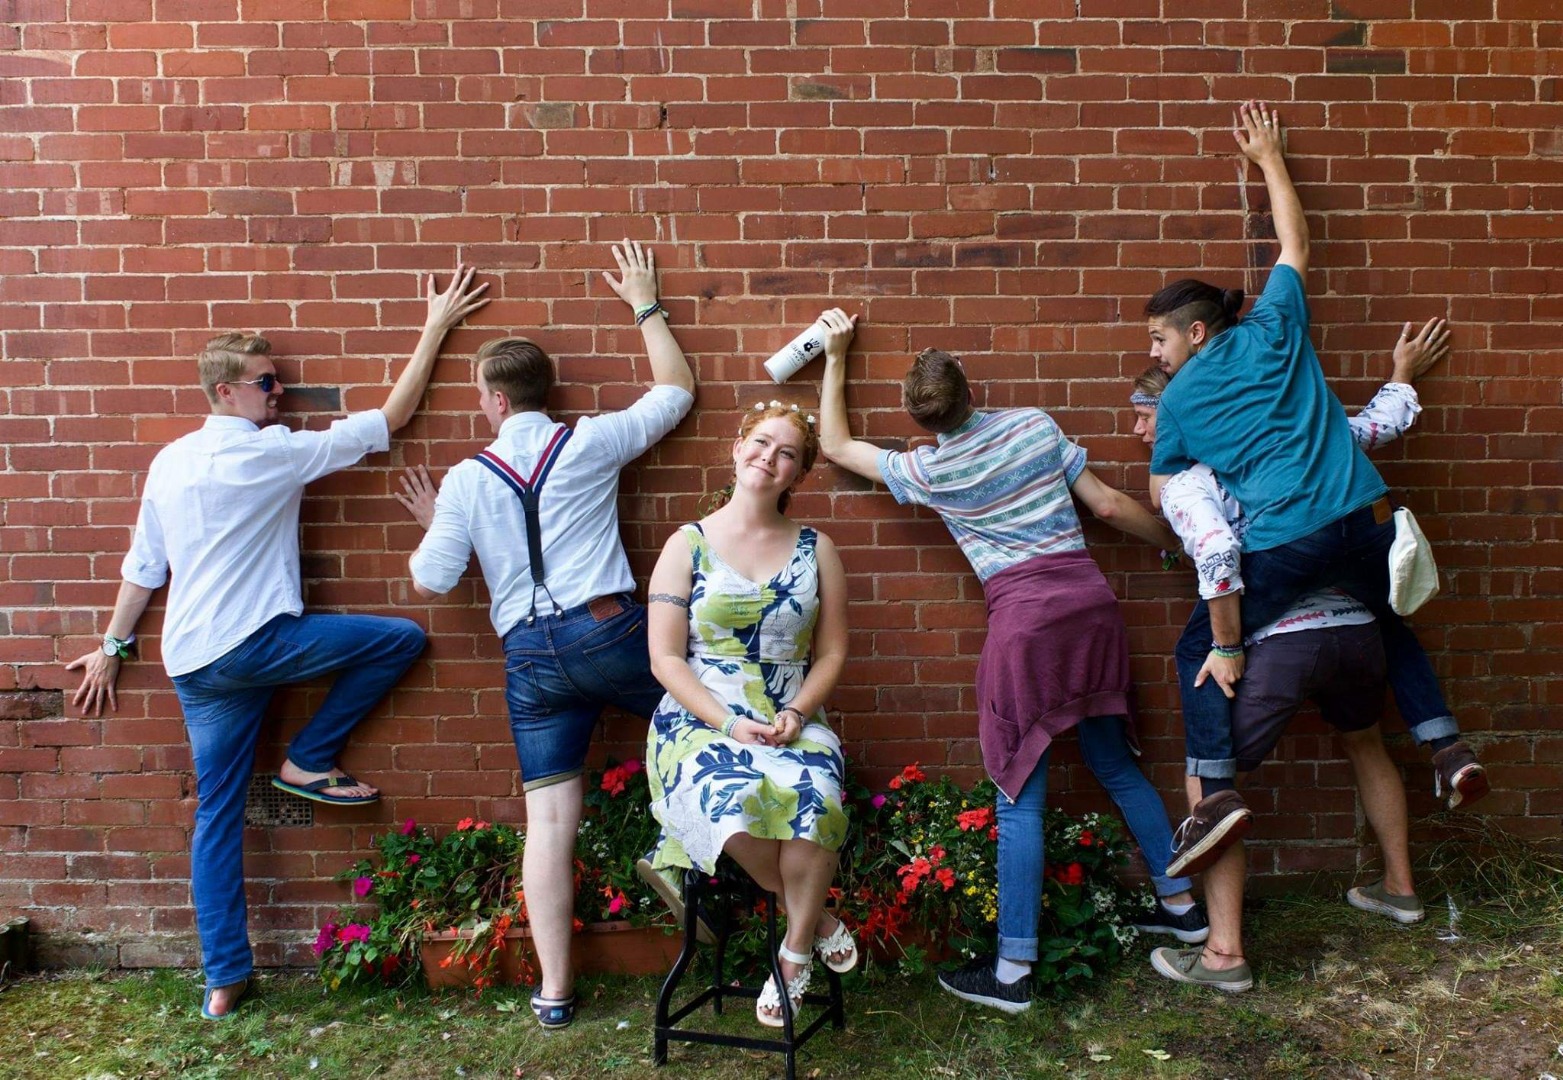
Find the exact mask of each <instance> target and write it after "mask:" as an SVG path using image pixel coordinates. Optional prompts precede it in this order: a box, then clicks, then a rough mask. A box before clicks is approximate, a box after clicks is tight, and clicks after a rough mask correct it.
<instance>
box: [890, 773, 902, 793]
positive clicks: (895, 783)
mask: <svg viewBox="0 0 1563 1080" xmlns="http://www.w3.org/2000/svg"><path fill="white" fill-rule="evenodd" d="M890 790H891V791H900V790H901V778H900V777H899V776H892V777H891V778H890Z"/></svg>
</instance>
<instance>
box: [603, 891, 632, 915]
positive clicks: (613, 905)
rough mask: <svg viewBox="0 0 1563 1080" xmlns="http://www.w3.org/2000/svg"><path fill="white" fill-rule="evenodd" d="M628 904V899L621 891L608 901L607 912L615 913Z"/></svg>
mask: <svg viewBox="0 0 1563 1080" xmlns="http://www.w3.org/2000/svg"><path fill="white" fill-rule="evenodd" d="M629 906H630V902H629V899H628V898H627V897H625V895H624V894H623V893H620V894H619V895H618V896H615V897H614V898H613V899H612V900H610V901H608V914H609V915H617V914H618V913H619V912H621V911H623V910H624V909H625V908H627V907H629Z"/></svg>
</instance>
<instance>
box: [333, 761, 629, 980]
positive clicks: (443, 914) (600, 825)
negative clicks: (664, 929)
mask: <svg viewBox="0 0 1563 1080" xmlns="http://www.w3.org/2000/svg"><path fill="white" fill-rule="evenodd" d="M587 787H588V791H587V795H586V799H585V802H586V815H585V817H584V818H583V820H582V823H581V830H580V833H579V834H578V838H577V843H576V857H575V921H576V928H577V929H580V927H581V926H582V925H584V924H586V923H594V922H613V921H632V922H636V923H643V922H648V921H650V920H651V919H652V918H653V917H654V916H656V915H658V914H660V911H659V908H658V906H657V901H656V897H655V896H654V895H652V894H651V893H650V892H649V891H648V890H646V889H645V887H644V886H643V885H642V884H641V883H640V881H639V880H638V879H637V878H636V877H635V860H636V859H637V858H638V857H639V856H640V855H641V854H643V853H644V852H645V851H646V850H647V849H648V848H650V847H651V845H652V843H653V842H654V841H655V840H656V836H657V823H656V820H655V819H654V818H652V816H651V814H650V813H649V812H648V811H647V807H648V805H649V802H650V792H649V789H648V785H647V782H646V775H645V770H644V768H642V766H641V763H640V762H639V761H626V762H624V763H622V764H615V763H609V765H608V766H607V768H605V769H603V770H602V771H600V772H593V773H590V774H589V775H588V777H587ZM525 844H526V835H525V833H524V832H523V831H522V830H519V829H516V828H513V827H512V826H509V825H491V824H489V823H488V822H486V821H480V820H477V819H474V818H465V819H463V820H461V821H459V822H457V823H456V826H455V828H454V829H452V830H451V831H449V832H447V833H445V834H444V835H442V836H438V837H437V836H435V835H434V834H433V833H431V832H430V831H429V830H427V829H425V828H422V827H421V826H419V825H418V824H417V823H416V822H414V821H411V820H409V821H407V822H405V823H403V824H402V825H401V826H400V827H399V828H397V829H393V830H391V831H389V832H386V833H382V834H381V835H379V836H377V837H376V838H375V840H374V848H375V851H376V855H375V856H373V857H370V858H365V859H360V860H359V861H358V862H357V863H355V864H354V865H353V866H352V867H350V868H348V869H347V870H344V871H343V872H342V873H341V874H339V875H337V879H338V880H339V881H344V882H350V883H351V887H352V891H353V895H354V897H355V898H356V899H357V900H358V901H359V902H360V903H359V904H358V905H357V906H353V907H348V908H344V909H342V910H341V911H339V912H338V913H337V915H336V916H335V917H334V918H333V919H332V920H331V921H330V922H328V923H326V924H325V925H324V926H323V927H321V929H320V932H319V934H318V935H317V937H316V939H315V946H314V948H315V955H316V957H317V958H318V962H319V967H320V973H321V977H322V978H323V979H325V981H326V984H327V986H329V987H330V988H332V989H336V988H337V987H340V986H342V985H345V984H351V983H356V982H372V981H377V980H388V981H394V980H399V979H405V978H409V977H411V976H412V975H413V974H414V973H415V972H417V971H418V970H419V967H418V963H417V957H418V951H419V948H420V946H421V944H422V940H423V937H424V935H425V934H427V933H431V932H440V931H456V932H458V933H459V936H458V938H457V939H456V941H455V944H454V948H453V950H452V952H451V954H450V956H449V957H448V958H447V959H446V960H445V961H444V963H445V964H446V965H447V966H450V965H460V966H463V967H466V968H468V969H469V970H470V971H471V972H472V976H473V984H474V985H475V986H476V987H478V988H479V989H482V988H484V987H486V986H488V985H491V984H492V982H493V981H494V978H495V972H496V971H497V968H498V963H499V956H500V952H501V950H502V949H503V947H504V944H505V938H506V934H507V933H508V932H509V931H510V930H512V929H518V928H520V927H523V926H525V925H526V895H525V893H524V891H523V890H522V887H521V853H522V850H523V848H524V847H525ZM364 904H372V905H374V906H375V908H376V909H377V910H376V911H375V912H374V913H373V914H372V915H369V916H367V917H362V918H360V915H361V912H362V906H363V905H364ZM528 974H529V973H528V972H526V971H525V969H524V967H523V975H524V976H525V975H528Z"/></svg>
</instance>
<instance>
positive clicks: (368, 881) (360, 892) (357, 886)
mask: <svg viewBox="0 0 1563 1080" xmlns="http://www.w3.org/2000/svg"><path fill="white" fill-rule="evenodd" d="M373 891H374V878H372V877H360V878H354V879H353V895H354V896H356V897H358V898H359V899H363V898H364V897H366V896H368V895H369V894H370V893H372V892H373Z"/></svg>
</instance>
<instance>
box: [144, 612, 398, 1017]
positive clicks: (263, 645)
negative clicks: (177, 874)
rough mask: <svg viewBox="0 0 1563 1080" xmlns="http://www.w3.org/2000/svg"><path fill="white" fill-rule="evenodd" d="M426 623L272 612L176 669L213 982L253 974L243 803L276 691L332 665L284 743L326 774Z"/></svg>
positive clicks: (193, 850)
mask: <svg viewBox="0 0 1563 1080" xmlns="http://www.w3.org/2000/svg"><path fill="white" fill-rule="evenodd" d="M423 644H424V633H423V628H422V627H420V626H419V625H418V624H417V623H415V622H411V621H409V620H407V619H388V618H381V617H379V616H374V615H278V616H277V617H276V618H274V619H272V620H271V621H270V622H268V623H266V624H265V625H264V626H262V627H261V628H260V629H259V630H256V631H255V632H254V633H253V634H251V635H250V636H249V637H247V638H245V639H244V641H242V642H241V643H240V644H238V645H236V646H234V648H232V649H230V650H229V651H228V652H226V653H224V654H223V655H222V656H220V657H218V658H217V659H216V660H213V661H212V662H211V663H210V664H207V665H206V666H205V667H203V668H200V669H199V670H197V671H192V672H190V673H189V674H186V675H176V676H174V680H173V681H174V689H175V691H177V692H178V694H179V704H180V707H181V708H182V709H183V710H184V715H185V730H186V731H188V732H189V733H190V753H191V757H192V759H193V760H194V762H195V783H196V796H197V803H196V808H195V835H194V836H193V837H192V839H191V844H190V891H191V893H192V894H193V895H194V899H195V928H196V931H197V932H198V933H199V934H200V936H201V965H202V967H203V968H204V969H205V972H206V984H207V985H208V986H227V985H228V984H230V983H235V982H238V981H239V980H240V979H243V978H245V977H246V976H248V975H249V974H250V971H251V970H252V969H253V968H254V966H255V959H254V954H253V953H252V952H251V950H250V936H249V929H248V913H247V910H246V907H245V902H244V806H245V801H246V798H247V796H248V794H249V787H250V775H251V773H252V772H254V769H255V743H256V741H257V739H258V738H259V736H260V728H261V721H262V720H263V719H264V717H265V714H266V705H267V703H268V702H270V701H271V695H272V691H273V690H275V689H276V688H277V687H278V686H284V685H287V684H289V683H295V682H303V681H305V680H307V679H313V678H317V677H318V676H321V675H327V674H330V673H331V672H339V674H338V675H337V677H336V680H335V682H333V683H332V685H331V689H330V691H329V692H328V693H327V694H326V697H325V700H324V701H322V702H321V703H320V708H319V709H318V710H317V711H316V712H315V715H314V716H313V717H311V718H310V720H309V722H308V723H307V724H305V725H304V727H303V729H302V730H301V731H299V733H298V734H297V735H295V736H294V737H293V741H292V742H291V743H290V744H289V745H288V760H290V761H292V762H293V764H295V765H297V766H298V767H299V768H301V769H303V770H304V771H306V772H327V771H329V770H330V769H331V768H332V767H333V766H334V765H335V763H336V759H337V755H338V754H339V753H341V750H342V747H343V746H344V745H346V743H347V737H348V734H349V733H350V732H351V731H352V730H353V727H354V725H356V724H357V723H358V722H359V721H360V720H362V719H363V718H364V717H365V716H366V715H368V713H369V710H370V709H372V708H374V706H375V704H376V703H377V702H378V701H379V700H380V699H381V698H382V697H384V696H385V694H386V692H387V691H388V690H390V689H391V687H392V686H394V685H395V684H396V681H397V680H398V679H400V678H401V677H402V674H403V672H405V671H406V670H407V669H408V668H409V667H410V666H411V665H412V662H413V661H414V660H416V659H417V657H418V654H419V653H420V652H422V651H423Z"/></svg>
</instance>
